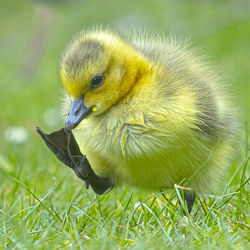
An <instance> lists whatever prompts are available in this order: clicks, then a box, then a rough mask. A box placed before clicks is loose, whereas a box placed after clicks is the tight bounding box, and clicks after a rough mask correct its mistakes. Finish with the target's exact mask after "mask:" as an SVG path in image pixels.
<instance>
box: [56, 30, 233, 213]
mask: <svg viewBox="0 0 250 250" xmlns="http://www.w3.org/2000/svg"><path fill="white" fill-rule="evenodd" d="M194 54H195V53H194V52H193V50H189V49H187V48H186V46H184V45H182V44H181V43H177V42H175V41H173V40H171V39H169V38H161V37H160V36H150V35H147V34H143V35H142V34H139V35H137V34H135V33H133V34H132V35H124V34H123V35H118V34H116V33H114V32H112V31H110V30H106V29H92V30H89V31H86V32H82V33H80V34H79V35H78V36H77V37H76V38H75V39H73V41H72V42H71V43H70V44H69V45H68V47H67V48H66V50H65V51H64V53H63V56H62V59H61V63H60V77H61V80H62V83H63V85H64V88H65V90H66V92H67V97H66V98H65V105H64V111H65V113H68V114H69V115H68V118H67V121H66V124H65V127H66V128H67V129H68V130H71V129H73V133H74V135H75V137H76V141H77V142H78V144H79V146H80V149H81V151H82V153H84V154H85V155H86V157H87V159H88V160H89V162H90V165H91V166H92V168H93V170H94V171H95V172H96V173H97V174H98V175H99V176H101V177H108V178H110V179H111V180H112V182H113V183H114V184H115V185H117V184H121V183H125V184H127V185H131V186H135V187H138V188H143V189H149V190H159V189H160V188H173V187H174V185H175V184H180V185H183V186H186V187H190V188H191V189H192V192H189V193H188V192H186V193H185V200H186V201H187V205H188V209H189V211H191V208H192V205H193V202H194V199H195V194H199V193H203V194H204V193H205V194H207V193H210V192H212V191H213V190H214V188H215V187H216V186H217V183H218V182H219V181H220V177H221V176H222V175H224V174H225V171H226V169H227V167H228V166H229V162H228V159H229V158H230V155H231V153H232V144H233V137H234V134H235V129H236V126H235V121H234V117H233V111H232V107H231V104H230V101H229V100H228V97H227V94H226V92H225V89H224V86H223V83H221V80H220V78H219V77H217V75H216V73H215V72H214V70H213V69H211V67H210V66H209V65H208V64H207V63H206V62H204V61H203V59H201V58H200V57H197V56H195V55H194Z"/></svg>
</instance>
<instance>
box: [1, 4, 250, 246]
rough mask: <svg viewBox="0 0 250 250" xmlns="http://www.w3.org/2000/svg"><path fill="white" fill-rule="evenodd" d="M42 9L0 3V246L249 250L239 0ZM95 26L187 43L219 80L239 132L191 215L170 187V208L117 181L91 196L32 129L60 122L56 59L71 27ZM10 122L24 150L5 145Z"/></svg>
mask: <svg viewBox="0 0 250 250" xmlns="http://www.w3.org/2000/svg"><path fill="white" fill-rule="evenodd" d="M49 2H50V1H40V2H39V1H28V0H24V1H7V0H3V1H1V4H0V7H1V8H0V31H1V32H0V41H1V43H0V55H1V60H0V79H1V80H0V93H1V95H0V101H1V105H0V247H1V248H3V249H4V248H9V249H12V248H16V249H51V248H52V249H54V248H59V249H63V248H71V249H76V248H80V249H85V248H90V249H91V248H93V249H112V248H115V249H117V248H120V249H124V248H129V249H130V248H133V249H165V248H166V247H168V248H176V249H180V248H186V249H189V248H190V249H196V248H197V249H200V248H203V249H249V248H250V243H249V242H250V219H249V217H250V216H249V214H250V195H249V191H250V188H249V144H248V141H249V135H250V132H249V130H250V128H249V124H250V115H249V114H250V101H249V100H250V99H249V96H250V80H249V79H250V75H249V72H250V71H249V53H247V52H248V51H249V42H250V29H249V25H250V19H249V16H250V4H249V3H248V1H247V0H246V1H244V0H241V1H234V0H231V1H215V0H214V1H191V2H190V1H189V2H188V1H184V0H183V1H160V0H156V1H150V0H147V1H145V0H139V1H114V0H113V1H112V0H107V1H80V0H78V1H77V0H75V1H73V0H72V1H69V0H68V1H66V0H64V1H56V0H54V1H51V2H52V3H50V4H49ZM119 2H120V3H119ZM190 3H191V4H190ZM100 23H104V24H108V25H110V26H111V27H114V28H122V27H128V26H149V27H151V29H152V28H153V29H155V30H157V31H159V32H165V33H174V34H176V36H177V37H180V38H186V37H188V38H189V39H190V41H191V44H193V45H194V46H196V47H201V50H202V51H203V52H204V53H205V54H208V55H209V56H210V58H211V61H213V62H214V64H215V65H219V68H220V69H222V71H224V74H225V75H226V77H227V78H228V79H230V80H229V82H230V83H231V85H232V86H231V89H232V91H233V96H234V101H235V104H237V109H238V110H239V113H240V120H241V121H240V123H241V125H242V127H243V128H244V127H245V122H246V123H248V126H246V128H248V131H247V129H245V132H242V134H240V135H239V138H238V142H237V144H236V145H235V149H236V152H237V154H236V155H235V157H234V160H233V161H232V162H231V165H232V168H231V171H230V173H229V176H228V177H227V178H226V177H225V184H224V185H222V187H221V189H220V190H219V191H218V193H216V194H213V195H210V196H208V197H199V199H198V200H197V201H196V203H195V205H194V208H193V211H192V214H191V215H190V216H189V215H188V216H187V217H184V216H183V214H182V209H180V206H179V199H182V190H181V189H178V188H176V189H174V190H172V191H171V190H170V191H169V190H166V191H165V190H164V194H165V195H166V196H167V197H168V200H169V201H166V200H165V199H164V197H163V195H162V193H161V192H160V191H159V193H156V194H154V193H146V192H144V191H141V190H134V189H133V188H131V187H126V186H124V187H119V188H116V189H114V190H112V191H111V192H110V193H108V194H107V195H105V196H96V195H95V194H94V192H93V191H92V190H85V187H84V183H83V182H81V181H80V180H79V179H77V178H76V177H75V175H74V173H73V172H72V171H71V170H70V169H68V168H66V167H65V166H63V165H62V164H60V162H59V161H58V160H57V159H56V158H55V157H54V156H53V155H52V154H51V153H50V152H49V150H48V149H47V148H46V147H45V145H44V143H43V142H42V141H41V139H40V138H39V136H38V135H37V134H36V132H35V126H37V125H39V126H41V127H42V128H43V129H44V130H45V131H52V130H55V129H58V128H60V127H61V126H63V122H62V121H61V120H60V119H57V118H56V115H55V113H56V112H57V111H58V110H59V108H60V104H61V103H60V98H61V95H62V88H61V85H60V80H59V77H58V58H59V57H60V53H61V51H62V49H63V48H64V47H65V45H66V43H67V42H68V41H69V40H70V39H71V37H72V35H73V34H74V33H75V32H76V31H78V30H80V29H82V28H86V27H89V26H91V25H93V24H100ZM12 126H21V127H23V128H25V129H26V131H27V133H28V138H27V139H26V140H25V141H24V142H23V143H21V144H16V143H15V141H8V140H6V131H7V130H8V128H10V127H12ZM243 130H244V129H243ZM181 203H182V201H181Z"/></svg>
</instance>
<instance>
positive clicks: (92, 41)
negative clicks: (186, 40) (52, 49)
mask: <svg viewBox="0 0 250 250" xmlns="http://www.w3.org/2000/svg"><path fill="white" fill-rule="evenodd" d="M149 68H150V65H149V63H148V62H147V61H146V60H145V58H144V57H143V56H142V55H141V54H139V53H137V52H136V51H135V50H134V49H133V48H132V47H130V46H128V45H127V44H126V43H125V42H124V41H122V40H121V38H119V37H118V36H116V35H114V34H112V33H110V32H97V31H93V32H88V33H85V34H80V35H79V36H78V37H77V39H75V40H74V41H73V42H72V43H71V45H70V46H69V47H68V49H66V51H65V53H64V55H63V57H62V60H61V68H60V76H61V79H62V82H63V85H64V87H65V89H66V91H67V92H68V94H69V95H70V96H71V97H72V99H73V100H76V99H78V98H80V97H82V96H84V105H85V106H86V107H90V106H94V107H95V111H96V112H95V115H99V114H101V113H103V112H105V111H107V110H108V109H109V108H110V107H111V106H112V105H113V104H115V103H116V102H117V101H118V100H120V99H121V98H123V96H124V95H126V94H127V93H128V92H129V91H130V89H131V88H132V87H133V86H134V84H135V82H138V81H139V79H140V77H144V76H145V74H146V72H147V71H148V70H149Z"/></svg>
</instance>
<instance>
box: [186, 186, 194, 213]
mask: <svg viewBox="0 0 250 250" xmlns="http://www.w3.org/2000/svg"><path fill="white" fill-rule="evenodd" d="M195 198H196V195H195V193H194V192H191V191H187V190H184V200H185V201H186V203H187V209H188V212H189V213H191V211H192V207H193V205H194V202H195ZM183 212H184V213H185V211H183Z"/></svg>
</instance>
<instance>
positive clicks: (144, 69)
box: [120, 52, 152, 97]
mask: <svg viewBox="0 0 250 250" xmlns="http://www.w3.org/2000/svg"><path fill="white" fill-rule="evenodd" d="M124 58H125V61H124V66H125V72H124V75H123V78H122V84H121V88H120V95H121V97H125V96H127V95H130V94H131V93H132V90H133V89H134V88H135V87H136V88H138V87H139V86H141V85H143V84H144V83H145V82H147V81H148V79H149V78H150V76H151V75H152V64H151V63H150V62H149V61H148V60H147V59H146V58H144V56H142V55H141V54H137V53H135V52H134V53H133V54H127V55H126V56H124Z"/></svg>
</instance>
